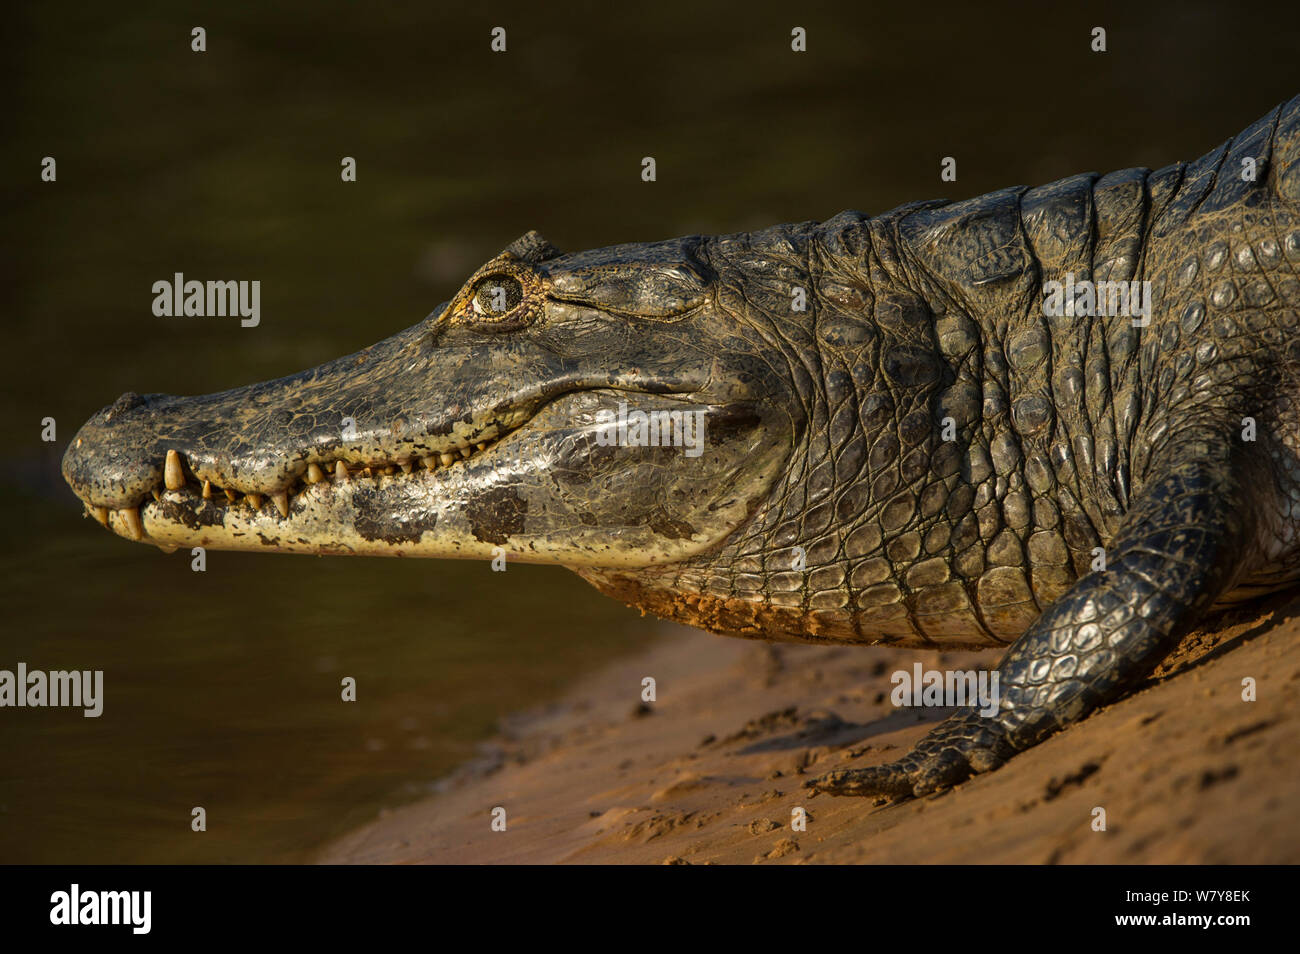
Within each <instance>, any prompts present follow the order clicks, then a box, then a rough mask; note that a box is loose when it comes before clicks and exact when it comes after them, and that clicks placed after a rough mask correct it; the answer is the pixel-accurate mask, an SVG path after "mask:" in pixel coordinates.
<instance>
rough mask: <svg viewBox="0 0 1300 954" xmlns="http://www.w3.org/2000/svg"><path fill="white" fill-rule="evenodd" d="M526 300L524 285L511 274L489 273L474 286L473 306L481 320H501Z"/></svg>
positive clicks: (476, 315) (475, 313)
mask: <svg viewBox="0 0 1300 954" xmlns="http://www.w3.org/2000/svg"><path fill="white" fill-rule="evenodd" d="M523 300H524V287H523V286H522V285H521V284H519V280H518V279H516V278H514V277H512V276H510V275H487V276H485V277H484V278H480V279H479V280H478V284H476V285H475V286H474V295H473V297H472V298H471V300H470V302H471V307H472V308H473V309H474V315H475V317H477V318H478V319H479V320H480V321H500V320H502V319H503V318H505V317H506V315H508V314H510V312H512V311H514V310H515V308H516V306H518V304H519V303H520V302H521V301H523Z"/></svg>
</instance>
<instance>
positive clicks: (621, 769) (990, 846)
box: [319, 592, 1300, 864]
mask: <svg viewBox="0 0 1300 954" xmlns="http://www.w3.org/2000/svg"><path fill="white" fill-rule="evenodd" d="M997 658H998V657H997V656H996V655H994V654H989V653H973V652H942V653H941V652H918V651H915V650H896V649H879V648H873V647H852V646H851V647H842V648H841V647H834V648H829V647H826V648H824V647H818V646H802V645H782V646H774V645H770V644H763V643H749V642H746V641H743V640H736V639H729V638H724V637H719V636H712V635H709V634H707V633H701V632H696V631H693V630H687V629H681V628H675V627H674V628H671V629H670V630H669V632H668V634H667V635H666V636H665V638H664V640H663V642H662V643H660V644H658V645H657V646H656V647H655V648H654V649H653V650H651V651H650V652H649V653H648V654H646V655H643V656H641V657H639V658H635V659H632V660H629V661H626V662H623V663H619V664H617V665H615V666H614V667H612V668H610V669H607V670H605V671H603V672H601V673H598V674H597V675H595V676H593V677H589V678H588V679H587V680H586V681H585V682H583V683H582V684H581V685H579V686H578V687H576V688H575V689H574V690H573V691H572V692H570V693H569V695H568V696H567V697H566V698H565V699H564V700H563V701H562V702H561V703H559V704H557V705H555V706H552V707H550V708H549V709H547V710H546V711H543V712H534V713H527V714H523V715H520V716H517V717H514V718H512V719H511V720H509V721H508V725H507V726H506V728H505V730H504V731H503V734H502V736H501V737H500V738H499V739H498V740H496V741H495V742H494V743H492V744H491V745H490V746H489V747H487V750H486V752H485V757H484V759H483V760H481V761H480V762H478V763H476V764H474V765H470V766H466V767H464V768H463V769H462V770H460V771H459V772H458V773H456V774H455V775H454V776H452V777H451V778H450V779H447V780H445V781H444V782H443V783H442V784H440V786H439V788H440V789H441V792H440V794H437V795H434V796H432V797H429V798H427V799H425V800H423V801H420V802H416V803H414V804H410V805H406V806H404V807H401V808H397V809H394V810H391V811H388V810H385V811H383V812H381V813H380V817H379V818H378V819H377V820H375V821H374V822H372V823H371V824H369V825H367V826H366V827H364V828H362V829H360V830H358V831H356V832H353V833H352V834H350V835H348V836H347V837H345V838H343V839H341V840H340V841H338V842H336V843H334V844H332V845H329V846H328V847H327V848H326V849H325V850H324V851H323V852H322V853H321V856H320V858H319V860H320V861H322V862H325V863H421V862H431V863H459V864H485V863H486V864H494V863H531V864H549V863H556V862H577V863H630V864H658V863H690V864H704V863H715V864H749V863H756V864H791V863H807V862H812V863H837V862H868V863H917V862H958V863H969V862H1012V863H1049V864H1050V863H1091V862H1103V863H1121V864H1127V863H1147V862H1163V863H1200V862H1206V863H1247V862H1255V863H1288V862H1289V863H1294V862H1296V861H1300V817H1297V812H1296V806H1297V805H1298V804H1300V769H1298V767H1297V766H1298V765H1300V762H1298V760H1297V755H1300V719H1297V718H1296V716H1297V708H1298V706H1300V704H1298V703H1297V692H1298V691H1300V594H1297V593H1295V592H1292V593H1290V594H1288V595H1284V596H1281V597H1275V598H1273V599H1271V600H1269V601H1267V602H1264V603H1258V604H1255V605H1254V606H1252V607H1251V608H1249V609H1246V610H1236V611H1232V612H1230V613H1227V614H1224V615H1222V616H1220V617H1218V618H1216V619H1215V620H1213V621H1212V622H1211V624H1210V625H1208V626H1207V627H1206V628H1205V629H1202V630H1198V631H1196V632H1194V633H1192V634H1190V635H1189V636H1188V637H1187V638H1185V639H1184V640H1183V641H1182V643H1181V645H1180V646H1179V647H1178V649H1177V650H1176V651H1175V652H1174V653H1172V654H1171V655H1170V657H1169V658H1168V659H1167V660H1166V661H1165V663H1164V664H1162V666H1161V667H1160V669H1159V670H1158V671H1157V673H1156V674H1155V676H1154V677H1153V678H1152V679H1150V680H1148V682H1147V683H1146V684H1145V685H1144V686H1143V688H1142V689H1141V690H1140V691H1139V692H1137V693H1136V694H1134V695H1132V696H1130V697H1128V698H1126V699H1123V700H1121V701H1120V702H1118V703H1116V704H1114V705H1112V706H1108V707H1106V708H1105V709H1103V710H1101V711H1100V712H1098V713H1096V714H1094V715H1093V716H1092V717H1090V718H1088V719H1086V720H1085V721H1084V722H1082V723H1080V724H1079V725H1076V726H1074V727H1072V728H1071V729H1069V730H1068V731H1066V732H1063V733H1061V734H1059V735H1057V736H1055V737H1053V738H1051V739H1049V740H1047V741H1046V742H1044V743H1043V744H1042V745H1039V746H1038V747H1036V748H1034V749H1032V750H1030V751H1028V752H1026V753H1023V754H1022V755H1019V756H1017V757H1016V758H1015V759H1013V760H1012V761H1011V762H1009V763H1008V764H1007V765H1006V766H1005V767H1004V768H1002V769H1000V770H999V771H997V772H993V773H991V774H989V775H985V776H979V777H976V778H974V779H971V780H970V781H968V782H966V783H965V784H963V785H961V786H959V787H957V788H956V789H953V790H952V791H949V792H946V793H943V794H940V795H936V796H932V797H929V798H924V799H917V800H911V801H905V802H901V803H898V804H893V805H883V806H882V805H875V804H873V803H872V802H871V801H870V800H866V799H861V798H834V797H830V796H826V795H820V796H817V797H809V793H808V792H807V790H806V789H804V788H803V787H802V786H803V783H804V782H805V781H806V780H808V779H810V778H813V777H815V776H817V775H820V774H822V773H824V772H828V771H830V770H832V769H836V768H842V767H850V766H851V767H858V766H867V765H875V764H878V763H881V762H885V761H888V760H890V759H892V758H896V757H898V756H899V755H901V754H902V753H904V752H905V751H906V750H907V749H908V747H909V746H911V745H912V744H913V743H914V742H915V741H917V740H918V739H919V738H920V737H921V736H922V735H923V734H924V733H925V732H926V730H927V729H928V728H929V726H930V725H931V724H932V723H933V722H935V721H937V720H938V719H940V718H942V717H943V715H944V714H946V712H947V711H948V710H941V709H940V710H936V709H921V710H917V709H898V708H895V707H894V706H893V705H892V704H891V702H890V700H889V693H890V690H891V689H892V684H891V682H890V676H891V674H892V673H893V672H895V671H896V670H900V669H902V670H909V671H910V670H911V668H912V665H913V663H915V662H920V663H922V664H923V666H924V667H925V668H926V669H979V668H981V667H989V666H992V665H995V664H996V661H997ZM646 676H652V677H654V678H655V680H656V683H657V687H656V688H657V701H656V702H654V703H653V704H649V705H643V704H641V703H640V702H639V699H640V694H641V681H642V679H643V678H644V677H646ZM1247 677H1249V678H1252V679H1254V680H1255V682H1256V684H1257V689H1256V693H1257V701H1254V702H1247V701H1243V698H1242V693H1243V690H1242V680H1243V679H1246V678H1247ZM498 806H500V807H503V808H505V810H506V819H507V823H508V824H507V830H506V831H504V832H501V831H493V830H492V828H491V824H490V823H491V813H492V810H493V809H494V808H496V807H498ZM798 806H802V807H803V808H804V809H805V810H806V812H807V819H808V820H807V828H806V830H805V831H793V830H792V829H791V818H792V809H794V808H796V807H798ZM1097 807H1100V808H1104V809H1105V813H1106V830H1105V831H1094V830H1093V818H1094V809H1095V808H1097Z"/></svg>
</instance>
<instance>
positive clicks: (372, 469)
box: [87, 434, 505, 540]
mask: <svg viewBox="0 0 1300 954" xmlns="http://www.w3.org/2000/svg"><path fill="white" fill-rule="evenodd" d="M504 436H505V435H504V434H493V436H492V437H491V439H489V440H486V441H477V442H475V443H473V444H465V445H459V444H458V445H456V446H452V447H448V448H447V449H445V450H432V451H429V452H428V453H426V454H425V455H423V456H418V455H416V456H407V457H402V458H397V457H394V458H392V459H390V460H389V461H374V462H351V463H349V462H348V461H345V460H335V461H332V462H331V461H321V462H317V461H310V462H308V464H307V466H306V468H305V469H304V470H303V471H302V473H301V476H300V477H299V478H298V479H296V480H292V479H291V482H290V484H289V485H288V486H287V487H283V488H281V489H280V490H277V491H272V492H269V493H268V492H265V491H264V492H261V493H258V492H252V493H242V492H241V491H238V490H235V489H233V488H231V487H222V486H220V485H217V484H214V483H213V482H212V480H211V478H207V477H199V476H198V475H195V474H192V476H191V477H189V478H187V477H186V466H187V465H186V460H185V458H184V456H182V454H181V453H180V452H179V451H177V450H168V451H167V455H166V459H165V460H164V462H163V481H162V482H163V486H162V487H154V488H153V490H152V491H150V493H151V494H152V495H153V499H154V500H156V501H158V502H159V503H162V502H163V493H164V492H176V491H184V490H185V489H186V488H188V489H189V490H190V491H191V492H192V493H193V492H197V493H199V494H201V495H202V498H203V500H205V501H213V505H214V506H232V507H233V506H235V505H237V504H239V503H241V502H244V503H247V504H248V505H249V506H250V507H251V508H252V509H253V510H254V511H260V510H261V509H262V506H263V504H265V503H266V502H267V501H268V499H269V500H270V502H271V503H273V504H275V509H276V511H277V512H278V513H279V514H280V516H281V518H284V519H287V518H288V516H289V512H290V510H291V509H292V502H293V498H294V497H296V496H297V495H298V494H301V493H305V492H306V491H307V489H308V488H310V487H313V486H315V485H316V484H321V483H324V484H329V483H331V482H333V483H342V482H344V481H350V480H356V479H359V478H360V479H365V478H369V479H374V480H382V479H386V478H392V477H398V476H399V474H400V475H403V476H405V475H410V474H414V473H416V470H417V468H418V469H422V470H425V471H429V472H435V471H437V470H438V469H439V468H440V467H451V466H452V465H454V464H457V463H459V462H460V461H462V460H469V459H470V458H471V457H473V456H474V455H475V454H477V453H480V452H482V451H485V450H487V449H488V448H489V447H491V446H492V445H493V444H495V443H496V442H497V441H499V440H501V439H502V438H503V437H504ZM421 449H422V448H421ZM164 488H165V489H164ZM223 495H224V500H223V499H222V496H223ZM147 499H148V498H146V500H147ZM217 501H220V504H218V503H217ZM87 510H88V511H89V512H90V515H91V516H93V517H94V518H95V519H96V520H98V521H99V522H100V523H101V524H103V525H104V526H108V520H109V511H108V509H107V508H104V507H90V506H88V507H87ZM118 513H119V514H121V520H122V524H123V526H124V527H125V528H126V529H127V531H128V532H129V534H130V535H131V536H132V537H134V538H135V539H136V540H140V539H143V538H144V524H143V523H142V521H141V518H140V508H139V507H138V506H136V507H133V508H130V509H127V510H120V511H118Z"/></svg>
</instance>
